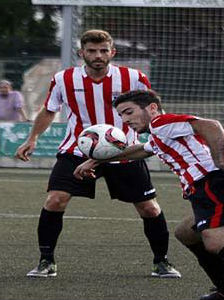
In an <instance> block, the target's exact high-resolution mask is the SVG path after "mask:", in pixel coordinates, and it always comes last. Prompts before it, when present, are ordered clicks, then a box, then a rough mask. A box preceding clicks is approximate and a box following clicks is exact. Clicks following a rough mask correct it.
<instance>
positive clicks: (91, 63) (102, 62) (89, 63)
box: [83, 57, 110, 70]
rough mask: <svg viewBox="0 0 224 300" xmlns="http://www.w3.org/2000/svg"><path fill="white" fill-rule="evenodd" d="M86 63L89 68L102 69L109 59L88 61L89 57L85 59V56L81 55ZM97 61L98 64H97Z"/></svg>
mask: <svg viewBox="0 0 224 300" xmlns="http://www.w3.org/2000/svg"><path fill="white" fill-rule="evenodd" d="M83 59H84V61H85V63H86V65H87V66H88V67H90V68H91V69H94V70H102V69H104V68H106V67H107V66H108V65H109V63H110V60H109V59H108V60H106V61H105V60H93V61H90V60H89V59H87V58H86V57H83ZM97 63H99V64H97Z"/></svg>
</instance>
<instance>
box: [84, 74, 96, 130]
mask: <svg viewBox="0 0 224 300" xmlns="http://www.w3.org/2000/svg"><path fill="white" fill-rule="evenodd" d="M83 85H84V90H85V100H86V108H87V110H88V113H89V118H90V121H91V123H92V124H93V125H94V124H96V123H97V121H96V111H95V104H94V94H93V81H92V79H91V78H89V77H83Z"/></svg>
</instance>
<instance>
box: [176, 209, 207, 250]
mask: <svg viewBox="0 0 224 300" xmlns="http://www.w3.org/2000/svg"><path fill="white" fill-rule="evenodd" d="M194 226H195V218H194V216H193V214H192V215H190V216H187V217H185V218H184V219H183V220H182V221H181V223H180V224H178V225H177V227H176V228H175V237H176V238H177V239H178V240H179V241H180V242H181V243H182V244H184V245H186V246H189V245H193V244H196V243H198V242H199V241H201V236H200V233H198V232H196V231H195V230H194Z"/></svg>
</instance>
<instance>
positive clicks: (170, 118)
mask: <svg viewBox="0 0 224 300" xmlns="http://www.w3.org/2000/svg"><path fill="white" fill-rule="evenodd" d="M190 120H197V117H195V116H191V115H176V114H165V115H159V116H158V117H156V118H155V119H153V120H152V122H151V126H152V128H155V127H159V126H162V125H166V124H170V123H177V122H186V121H190Z"/></svg>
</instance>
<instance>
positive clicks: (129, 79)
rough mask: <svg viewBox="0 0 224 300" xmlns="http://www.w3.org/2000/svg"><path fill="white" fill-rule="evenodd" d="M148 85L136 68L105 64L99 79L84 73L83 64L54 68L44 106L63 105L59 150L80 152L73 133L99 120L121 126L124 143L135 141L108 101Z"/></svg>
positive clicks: (148, 86)
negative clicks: (63, 128)
mask: <svg viewBox="0 0 224 300" xmlns="http://www.w3.org/2000/svg"><path fill="white" fill-rule="evenodd" d="M150 87H151V85H150V83H149V80H148V79H147V77H146V76H145V75H144V74H143V73H141V72H140V71H138V70H135V69H131V68H127V67H121V66H115V65H109V69H108V73H107V75H106V76H105V77H104V78H103V79H102V80H101V81H99V82H95V81H94V80H92V79H91V78H90V77H89V76H88V75H87V74H86V72H85V66H84V65H83V66H82V67H74V68H70V69H67V70H63V71H61V72H58V73H57V74H56V75H55V76H54V78H53V79H52V81H51V86H50V89H49V93H48V96H47V99H46V101H45V107H46V109H47V110H49V111H53V112H58V111H60V109H61V106H62V104H63V105H64V107H65V113H66V116H67V121H68V125H67V130H66V136H65V138H64V140H63V141H62V143H61V144H60V146H59V152H61V153H65V152H68V153H73V154H74V155H78V156H82V153H81V152H80V151H79V149H78V147H77V137H78V136H79V134H80V133H81V131H82V130H83V129H85V128H87V127H89V126H91V125H95V124H102V123H107V124H112V125H114V126H116V127H118V128H121V129H122V130H123V131H124V132H125V134H126V136H127V139H128V144H129V145H131V144H134V143H136V142H137V134H136V133H135V132H134V131H133V129H131V128H129V127H128V126H127V125H125V124H123V123H122V120H121V118H120V117H119V115H118V113H117V111H116V109H115V108H113V107H112V102H113V100H114V99H115V98H116V97H117V96H119V95H120V94H121V93H123V92H126V91H132V90H147V89H149V88H150Z"/></svg>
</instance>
